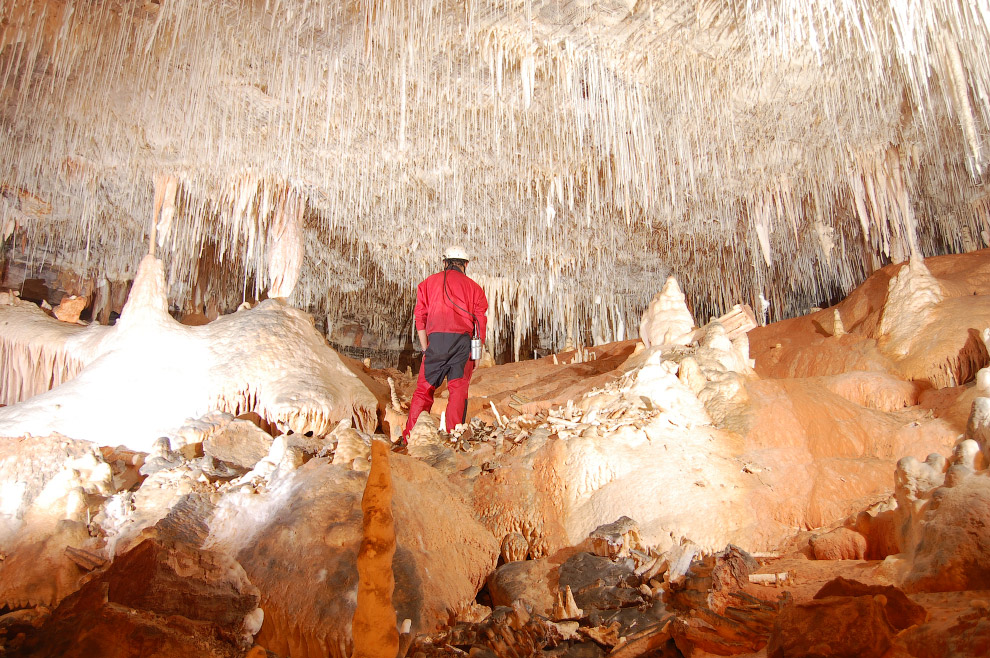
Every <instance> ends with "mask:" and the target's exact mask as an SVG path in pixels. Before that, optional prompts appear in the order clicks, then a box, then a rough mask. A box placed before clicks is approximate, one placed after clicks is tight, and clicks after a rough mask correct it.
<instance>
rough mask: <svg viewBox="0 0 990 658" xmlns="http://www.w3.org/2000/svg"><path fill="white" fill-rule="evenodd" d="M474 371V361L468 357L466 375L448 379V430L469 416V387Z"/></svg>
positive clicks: (465, 367) (465, 368) (465, 366)
mask: <svg viewBox="0 0 990 658" xmlns="http://www.w3.org/2000/svg"><path fill="white" fill-rule="evenodd" d="M472 372H474V361H472V360H471V359H468V360H467V363H466V364H464V376H463V377H458V378H457V379H449V380H447V427H446V430H447V431H448V432H449V431H451V430H453V429H454V427H455V426H457V425H459V424H460V423H463V422H464V419H465V417H467V400H468V387H469V386H470V385H471V373H472Z"/></svg>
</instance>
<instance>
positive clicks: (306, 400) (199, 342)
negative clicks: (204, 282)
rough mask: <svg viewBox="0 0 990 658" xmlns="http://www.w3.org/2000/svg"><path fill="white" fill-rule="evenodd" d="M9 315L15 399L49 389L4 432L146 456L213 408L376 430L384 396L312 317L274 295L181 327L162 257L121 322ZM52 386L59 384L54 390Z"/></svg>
mask: <svg viewBox="0 0 990 658" xmlns="http://www.w3.org/2000/svg"><path fill="white" fill-rule="evenodd" d="M0 322H4V323H5V324H6V325H7V326H9V327H10V328H11V331H10V332H6V331H5V332H4V334H5V340H4V343H3V354H4V360H3V366H4V368H5V369H4V372H3V377H4V380H5V381H6V382H7V384H8V385H10V388H8V389H6V390H7V391H8V393H7V401H8V403H14V402H18V401H19V400H18V398H14V397H12V396H11V393H12V392H14V391H17V392H21V393H22V394H24V395H30V394H37V393H42V394H40V395H34V397H31V398H30V399H25V400H24V401H20V402H19V404H13V405H12V406H9V407H7V408H4V409H0V435H2V436H18V435H23V434H26V433H30V434H33V435H45V434H49V433H52V432H59V433H61V434H64V435H66V436H71V437H73V438H77V439H84V440H88V441H93V442H97V443H100V444H103V445H124V446H127V447H129V448H131V449H135V450H141V451H147V450H149V449H150V447H151V445H152V443H153V442H154V441H155V440H156V439H157V438H158V437H160V436H167V437H172V440H173V444H175V445H173V448H179V447H181V445H180V444H181V443H183V442H184V441H185V440H186V437H187V436H188V435H190V434H192V435H195V433H196V429H197V419H199V418H200V417H201V416H203V415H204V414H206V413H208V412H210V411H213V410H219V411H223V412H229V413H231V414H235V415H237V414H241V413H245V412H256V413H257V414H259V415H260V416H262V417H263V418H264V419H265V420H266V421H267V422H269V423H270V424H272V425H274V426H275V427H277V428H278V429H279V430H281V431H283V432H296V433H299V434H305V433H307V432H309V433H315V434H326V433H327V432H328V431H329V430H330V429H331V428H333V427H334V426H335V425H336V424H337V422H338V421H339V420H341V419H342V418H349V419H350V418H353V420H354V423H355V425H356V426H357V427H361V428H364V429H365V430H366V431H369V430H370V431H373V430H374V429H375V426H376V425H377V408H378V401H377V399H376V398H375V396H374V395H373V394H372V393H371V392H370V391H369V390H368V389H367V388H366V387H365V386H364V384H362V383H361V381H360V380H359V379H358V378H357V377H356V376H355V375H354V374H353V373H352V372H351V371H350V370H349V369H348V368H347V367H346V366H345V365H344V363H343V362H342V361H341V360H340V357H338V356H337V355H336V354H335V353H334V352H333V350H331V349H330V348H329V347H327V346H326V344H325V342H324V340H323V338H322V337H321V336H320V335H319V334H318V333H317V332H316V330H315V329H314V328H313V322H312V318H311V317H309V316H308V315H307V314H305V313H303V312H301V311H299V310H297V309H293V308H291V307H288V306H286V305H285V304H284V302H282V301H279V300H275V299H272V300H266V301H263V302H261V303H260V304H259V305H258V306H257V307H255V308H252V309H250V310H242V311H239V312H237V313H234V314H232V315H229V316H225V317H223V318H220V319H218V320H217V321H216V322H213V323H210V324H209V325H206V326H202V327H186V326H183V325H180V324H179V323H178V322H176V321H175V320H173V319H172V318H171V317H170V316H169V314H168V312H167V299H166V286H165V279H164V273H163V269H162V264H161V262H160V261H158V260H157V259H155V258H154V257H152V256H147V257H145V259H144V260H143V261H142V262H141V266H140V268H139V272H138V276H137V278H136V279H135V282H134V286H133V288H132V290H131V294H130V296H129V297H128V302H127V304H126V305H125V307H124V311H123V313H122V315H121V317H120V320H119V322H118V323H117V324H116V325H115V326H113V327H104V326H101V325H92V326H90V327H88V328H83V327H79V326H76V325H72V330H71V331H70V330H67V327H69V326H70V325H66V324H65V323H60V322H58V321H56V320H53V319H52V318H49V317H47V316H45V315H44V314H41V313H40V312H37V307H34V310H33V311H32V310H30V309H29V308H27V305H26V304H24V303H19V304H16V305H3V306H0ZM47 384H52V385H54V384H60V385H58V386H55V388H53V389H52V390H51V391H49V392H44V393H43V390H44V388H45V387H46V385H47ZM39 389H40V390H39ZM110 419H112V422H110ZM200 440H201V439H200Z"/></svg>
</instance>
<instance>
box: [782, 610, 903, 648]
mask: <svg viewBox="0 0 990 658" xmlns="http://www.w3.org/2000/svg"><path fill="white" fill-rule="evenodd" d="M884 604H885V601H884V598H883V596H855V597H847V596H830V597H827V598H823V599H817V600H812V601H808V602H806V603H799V604H794V603H788V604H786V605H785V606H784V607H783V609H781V611H780V614H779V615H778V616H777V620H776V621H775V622H774V625H773V631H772V632H771V634H770V642H769V643H768V644H767V657H768V658H826V657H828V658H880V657H881V656H883V655H884V654H885V653H886V652H887V651H888V650H889V649H890V648H891V646H892V643H893V637H894V635H895V630H894V627H893V626H891V624H890V622H889V621H887V615H886V613H885V612H884Z"/></svg>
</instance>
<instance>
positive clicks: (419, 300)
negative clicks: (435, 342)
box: [413, 281, 430, 352]
mask: <svg viewBox="0 0 990 658" xmlns="http://www.w3.org/2000/svg"><path fill="white" fill-rule="evenodd" d="M426 308H427V303H426V281H423V282H422V283H420V284H419V286H418V287H417V288H416V310H415V311H414V312H413V316H414V317H415V318H416V335H417V336H419V344H420V345H421V346H422V348H423V351H424V352H425V351H426V347H427V345H429V343H430V341H429V339H428V338H427V337H426Z"/></svg>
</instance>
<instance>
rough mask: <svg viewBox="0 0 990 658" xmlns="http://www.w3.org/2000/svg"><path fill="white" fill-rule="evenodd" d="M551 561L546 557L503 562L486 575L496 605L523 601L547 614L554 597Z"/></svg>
mask: <svg viewBox="0 0 990 658" xmlns="http://www.w3.org/2000/svg"><path fill="white" fill-rule="evenodd" d="M553 566H554V565H552V564H550V562H549V560H547V559H546V558H542V559H539V560H525V561H519V562H509V563H506V564H503V565H502V566H500V567H499V568H498V569H496V570H495V572H494V573H493V574H492V575H491V576H489V578H488V592H489V594H491V597H492V603H493V604H494V605H496V606H511V605H512V604H513V603H514V602H516V601H518V600H522V601H524V602H525V603H526V604H527V605H528V606H529V607H530V609H531V610H532V611H533V612H534V613H536V614H540V615H543V616H545V617H549V616H550V613H551V612H552V611H553V604H554V601H555V598H554V591H555V589H556V584H555V582H554V578H553V574H552V570H553Z"/></svg>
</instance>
